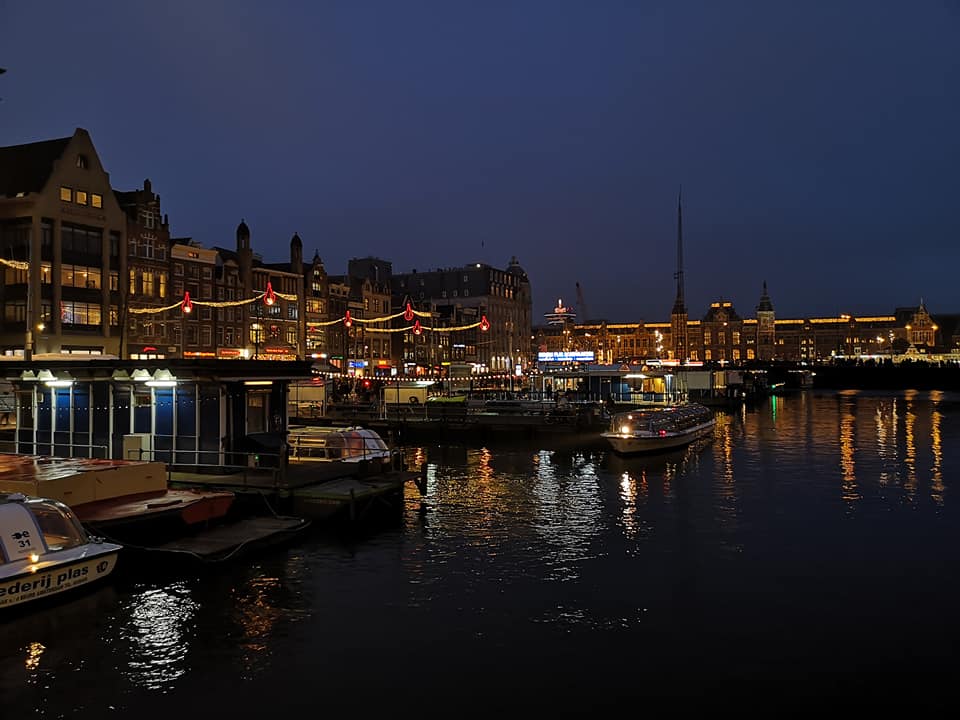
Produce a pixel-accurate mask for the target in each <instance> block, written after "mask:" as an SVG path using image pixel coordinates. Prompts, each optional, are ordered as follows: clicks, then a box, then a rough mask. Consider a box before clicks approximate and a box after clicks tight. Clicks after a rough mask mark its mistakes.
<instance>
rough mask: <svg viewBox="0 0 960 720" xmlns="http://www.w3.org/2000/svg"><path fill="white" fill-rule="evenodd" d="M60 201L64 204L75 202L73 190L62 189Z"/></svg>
mask: <svg viewBox="0 0 960 720" xmlns="http://www.w3.org/2000/svg"><path fill="white" fill-rule="evenodd" d="M60 199H61V200H63V202H72V201H73V190H71V189H70V188H68V187H63V186H61V187H60Z"/></svg>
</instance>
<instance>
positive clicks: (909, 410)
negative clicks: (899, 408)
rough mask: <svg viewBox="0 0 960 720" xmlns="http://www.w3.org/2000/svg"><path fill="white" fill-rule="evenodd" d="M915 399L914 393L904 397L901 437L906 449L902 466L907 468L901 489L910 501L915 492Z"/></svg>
mask: <svg viewBox="0 0 960 720" xmlns="http://www.w3.org/2000/svg"><path fill="white" fill-rule="evenodd" d="M915 399H916V391H915V390H911V391H907V393H906V395H905V397H904V401H905V402H906V406H907V407H906V410H905V412H904V420H903V437H904V441H905V442H906V445H907V449H906V452H905V454H904V464H905V465H906V468H907V477H906V480H905V482H904V484H903V487H904V488H905V489H906V491H907V497H908V499H910V500H913V499H914V493H915V492H916V490H917V438H916V424H917V413H916V408H915V406H914V400H915Z"/></svg>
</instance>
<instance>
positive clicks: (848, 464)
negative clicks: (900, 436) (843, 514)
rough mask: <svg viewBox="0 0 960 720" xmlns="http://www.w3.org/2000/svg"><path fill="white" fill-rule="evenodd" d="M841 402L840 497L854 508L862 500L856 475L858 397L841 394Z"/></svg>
mask: <svg viewBox="0 0 960 720" xmlns="http://www.w3.org/2000/svg"><path fill="white" fill-rule="evenodd" d="M839 401H840V469H841V473H842V481H841V485H840V497H841V498H842V499H843V501H844V502H845V503H846V504H847V506H848V507H850V506H852V505H853V504H854V503H855V502H856V501H857V500H859V499H860V493H859V492H858V491H857V473H856V409H857V396H856V395H855V394H852V393H841V394H840V395H839Z"/></svg>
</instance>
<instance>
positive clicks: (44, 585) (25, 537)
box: [0, 493, 121, 610]
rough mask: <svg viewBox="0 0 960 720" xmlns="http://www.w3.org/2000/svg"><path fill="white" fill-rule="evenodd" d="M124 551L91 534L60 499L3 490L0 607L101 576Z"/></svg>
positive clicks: (26, 601) (30, 600)
mask: <svg viewBox="0 0 960 720" xmlns="http://www.w3.org/2000/svg"><path fill="white" fill-rule="evenodd" d="M120 550H121V547H120V545H116V544H114V543H109V542H103V541H102V540H100V539H99V538H95V537H91V536H90V535H88V534H87V532H86V530H85V529H84V528H83V525H81V524H80V521H79V520H78V519H77V517H76V515H74V513H73V511H72V510H71V509H70V508H69V507H67V506H66V505H64V504H63V503H61V502H58V501H56V500H50V499H46V498H33V497H27V496H25V495H23V494H22V493H15V494H0V610H2V609H3V608H5V607H10V606H14V605H18V606H22V605H27V604H32V603H34V602H36V601H39V600H41V599H43V598H46V597H49V596H52V595H58V594H60V593H65V592H66V591H68V590H74V589H76V588H79V587H81V586H86V585H90V584H92V583H94V582H97V581H99V580H102V579H103V578H106V577H107V576H108V575H110V573H111V572H112V571H113V569H114V567H115V566H116V562H117V555H118V553H119V552H120Z"/></svg>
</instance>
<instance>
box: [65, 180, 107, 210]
mask: <svg viewBox="0 0 960 720" xmlns="http://www.w3.org/2000/svg"><path fill="white" fill-rule="evenodd" d="M60 199H61V200H62V201H63V202H72V203H76V204H77V205H89V206H90V207H95V208H102V207H103V195H100V194H99V193H88V192H87V191H86V190H74V189H73V188H71V187H67V186H66V185H61V186H60Z"/></svg>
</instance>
